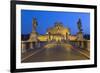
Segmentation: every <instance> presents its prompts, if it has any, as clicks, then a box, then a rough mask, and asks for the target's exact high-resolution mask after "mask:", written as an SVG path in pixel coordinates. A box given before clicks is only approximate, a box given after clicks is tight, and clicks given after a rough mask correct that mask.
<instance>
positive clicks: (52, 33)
mask: <svg viewBox="0 0 100 73" xmlns="http://www.w3.org/2000/svg"><path fill="white" fill-rule="evenodd" d="M76 39H77V37H76V36H73V35H71V34H70V30H69V28H67V27H66V28H65V27H64V26H63V24H62V23H60V22H56V23H55V25H54V27H51V28H48V29H47V33H46V34H45V35H39V36H38V40H40V41H53V40H55V41H61V40H76Z"/></svg>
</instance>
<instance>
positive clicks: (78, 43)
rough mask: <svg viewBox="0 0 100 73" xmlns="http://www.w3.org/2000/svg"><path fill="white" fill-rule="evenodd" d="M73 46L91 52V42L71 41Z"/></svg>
mask: <svg viewBox="0 0 100 73" xmlns="http://www.w3.org/2000/svg"><path fill="white" fill-rule="evenodd" d="M70 43H71V44H72V45H73V46H76V47H78V48H81V49H86V50H88V51H90V40H82V41H79V40H77V41H70Z"/></svg>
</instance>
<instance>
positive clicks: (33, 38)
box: [28, 31, 38, 49]
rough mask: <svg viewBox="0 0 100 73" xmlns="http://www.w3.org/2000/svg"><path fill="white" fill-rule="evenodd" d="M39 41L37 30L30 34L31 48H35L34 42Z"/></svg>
mask: <svg viewBox="0 0 100 73" xmlns="http://www.w3.org/2000/svg"><path fill="white" fill-rule="evenodd" d="M37 41H38V38H37V33H36V32H35V31H33V32H32V33H31V35H30V38H29V40H28V42H30V44H29V46H30V49H34V46H33V45H35V44H34V43H37Z"/></svg>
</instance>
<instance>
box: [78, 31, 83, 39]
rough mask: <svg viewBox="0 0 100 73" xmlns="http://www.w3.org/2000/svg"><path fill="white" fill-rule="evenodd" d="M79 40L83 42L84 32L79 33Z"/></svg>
mask: <svg viewBox="0 0 100 73" xmlns="http://www.w3.org/2000/svg"><path fill="white" fill-rule="evenodd" d="M77 40H83V34H82V32H78V33H77Z"/></svg>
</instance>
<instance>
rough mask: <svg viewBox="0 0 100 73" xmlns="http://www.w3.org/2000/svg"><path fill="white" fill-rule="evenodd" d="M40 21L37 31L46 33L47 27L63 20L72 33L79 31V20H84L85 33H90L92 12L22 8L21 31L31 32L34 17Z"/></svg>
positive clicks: (24, 32)
mask: <svg viewBox="0 0 100 73" xmlns="http://www.w3.org/2000/svg"><path fill="white" fill-rule="evenodd" d="M34 17H35V18H36V19H37V21H38V26H37V32H38V33H39V34H45V33H46V30H47V28H49V27H53V26H54V23H55V22H56V21H59V22H62V23H63V26H64V27H68V28H70V30H71V34H72V35H75V34H76V33H77V32H78V28H77V21H78V19H79V18H80V19H81V21H82V29H83V33H84V34H90V14H89V13H82V12H81V13H79V12H55V11H38V10H21V33H22V34H29V33H31V32H32V18H34Z"/></svg>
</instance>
